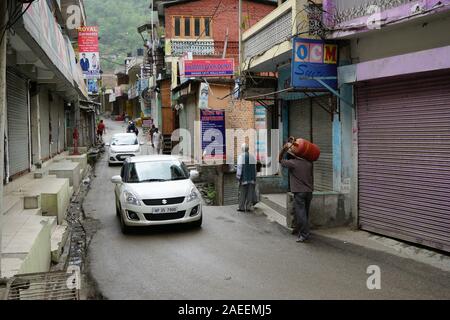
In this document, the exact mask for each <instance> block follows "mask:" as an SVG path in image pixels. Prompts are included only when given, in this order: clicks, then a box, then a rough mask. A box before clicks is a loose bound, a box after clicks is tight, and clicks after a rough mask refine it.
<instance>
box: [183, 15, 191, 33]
mask: <svg viewBox="0 0 450 320" xmlns="http://www.w3.org/2000/svg"><path fill="white" fill-rule="evenodd" d="M184 36H185V37H190V36H191V19H190V18H184Z"/></svg>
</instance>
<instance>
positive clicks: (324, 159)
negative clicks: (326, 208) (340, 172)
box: [312, 95, 333, 191]
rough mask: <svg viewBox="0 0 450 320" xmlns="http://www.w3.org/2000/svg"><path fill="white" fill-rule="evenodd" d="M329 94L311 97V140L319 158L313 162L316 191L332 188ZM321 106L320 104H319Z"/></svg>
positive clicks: (331, 137)
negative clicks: (318, 153) (317, 147)
mask: <svg viewBox="0 0 450 320" xmlns="http://www.w3.org/2000/svg"><path fill="white" fill-rule="evenodd" d="M330 98H331V96H330V95H325V96H322V97H316V98H313V99H312V100H313V117H312V124H313V125H312V128H313V130H312V132H313V136H312V142H314V143H315V144H317V145H318V146H319V148H320V158H319V160H318V161H316V162H315V163H314V188H315V189H316V191H332V190H333V122H332V121H331V115H330V113H329V112H327V111H326V110H324V109H323V108H327V109H330ZM319 104H320V105H321V106H322V107H321V106H320V105H319Z"/></svg>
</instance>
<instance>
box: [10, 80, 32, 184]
mask: <svg viewBox="0 0 450 320" xmlns="http://www.w3.org/2000/svg"><path fill="white" fill-rule="evenodd" d="M28 113H29V105H28V85H27V81H26V80H24V79H23V78H21V77H19V76H18V75H17V74H15V73H14V72H12V71H8V73H7V116H8V155H9V161H8V163H9V176H10V177H12V176H14V175H16V174H20V173H22V172H25V171H27V170H29V169H30V158H29V146H30V144H29V119H28V117H29V114H28Z"/></svg>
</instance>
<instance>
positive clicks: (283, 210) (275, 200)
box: [261, 194, 287, 217]
mask: <svg viewBox="0 0 450 320" xmlns="http://www.w3.org/2000/svg"><path fill="white" fill-rule="evenodd" d="M283 197H284V199H285V200H284V203H283V202H282V200H283ZM286 201H287V197H286V194H279V195H278V194H277V195H268V194H262V195H261V202H262V203H264V204H265V205H266V206H268V207H270V208H271V209H273V210H275V211H277V212H278V213H280V214H282V215H283V216H285V217H286V216H287V203H286Z"/></svg>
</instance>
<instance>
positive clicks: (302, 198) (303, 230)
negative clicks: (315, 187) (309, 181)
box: [294, 192, 313, 238]
mask: <svg viewBox="0 0 450 320" xmlns="http://www.w3.org/2000/svg"><path fill="white" fill-rule="evenodd" d="M312 198H313V194H312V193H311V192H299V193H294V209H295V222H296V225H297V230H298V232H299V236H302V237H304V238H308V237H309V236H310V232H309V209H310V208H311V201H312Z"/></svg>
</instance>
